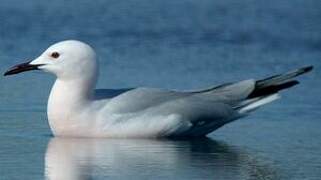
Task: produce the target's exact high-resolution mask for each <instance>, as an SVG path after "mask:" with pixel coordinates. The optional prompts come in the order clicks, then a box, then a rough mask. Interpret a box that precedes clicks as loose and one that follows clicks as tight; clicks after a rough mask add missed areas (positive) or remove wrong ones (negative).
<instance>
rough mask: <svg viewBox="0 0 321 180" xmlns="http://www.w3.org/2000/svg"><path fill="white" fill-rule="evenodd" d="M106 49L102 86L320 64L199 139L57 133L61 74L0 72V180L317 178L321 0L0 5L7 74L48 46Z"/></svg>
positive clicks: (219, 77)
mask: <svg viewBox="0 0 321 180" xmlns="http://www.w3.org/2000/svg"><path fill="white" fill-rule="evenodd" d="M65 39H78V40H82V41H85V42H87V43H89V44H91V45H92V46H93V47H94V48H95V49H96V50H97V53H98V56H99V61H100V75H101V76H100V79H99V84H98V87H100V88H101V87H105V88H106V87H109V88H124V87H135V86H148V87H160V88H170V89H181V90H183V89H184V90H185V89H198V88H203V87H207V86H212V85H214V84H220V83H223V82H227V81H237V80H242V79H248V78H263V77H265V76H269V75H273V74H275V73H282V72H284V71H287V70H290V69H293V68H297V67H300V66H303V65H309V64H312V65H314V66H315V70H314V71H313V72H312V73H310V74H308V75H306V76H304V77H301V78H299V80H300V81H301V84H300V85H299V86H297V87H294V88H292V89H291V90H289V91H287V92H284V93H282V95H283V98H282V99H281V100H280V101H277V102H275V103H273V104H271V105H268V106H266V107H265V108H263V109H260V110H259V111H257V112H256V113H254V114H253V115H252V116H249V117H248V118H245V119H242V120H239V121H236V122H233V123H231V124H229V125H226V126H224V127H223V128H221V129H219V130H217V131H215V132H213V133H211V134H210V135H209V136H208V139H198V140H176V141H174V140H137V139H136V140H119V139H117V140H115V139H114V140H108V139H59V138H53V137H52V135H51V132H50V129H49V126H48V123H47V118H46V102H47V97H48V94H49V91H50V88H51V85H52V83H53V81H54V77H53V76H51V75H47V74H44V73H40V72H30V73H29V72H28V73H25V74H19V75H17V76H12V77H0V179H1V180H2V179H5V180H7V179H8V180H12V179H33V180H34V179H45V178H47V179H231V180H234V179H298V180H301V179H320V178H321V140H320V137H321V131H320V129H321V119H320V117H321V106H320V105H321V95H320V88H321V80H320V78H321V73H320V68H321V1H319V0H307V1H301V0H292V1H278V0H271V1H263V0H262V1H261V0H259V1H256V0H245V1H233V0H219V1H212V0H203V1H191V0H171V1H163V0H152V1H149V0H140V1H133V0H128V1H116V0H109V1H105V0H97V1H91V0H83V1H76V0H71V1H63V0H57V1H43V0H33V1H22V0H2V1H1V4H0V72H4V71H5V70H6V69H7V68H8V67H10V66H11V65H14V64H16V63H20V62H24V61H27V60H31V59H32V58H35V57H37V56H38V55H39V54H40V53H41V52H42V51H43V50H44V49H45V48H47V46H49V45H50V44H52V43H54V42H56V41H60V40H65Z"/></svg>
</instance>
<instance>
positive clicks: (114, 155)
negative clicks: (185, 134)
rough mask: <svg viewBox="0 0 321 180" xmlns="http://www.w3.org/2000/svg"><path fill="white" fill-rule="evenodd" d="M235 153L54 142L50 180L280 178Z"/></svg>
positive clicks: (190, 143)
mask: <svg viewBox="0 0 321 180" xmlns="http://www.w3.org/2000/svg"><path fill="white" fill-rule="evenodd" d="M256 163H258V162H257V161H256V160H254V158H251V157H250V156H249V155H247V154H246V153H244V152H242V151H241V150H239V149H237V148H236V147H231V146H228V145H226V144H224V143H221V142H217V141H214V140H211V139H208V138H204V139H193V140H147V139H126V140H125V139H68V138H67V139H66V138H52V139H51V140H50V142H49V144H48V147H47V152H46V157H45V165H46V166H45V176H46V177H47V179H51V180H64V179H66V180H74V179H77V180H79V179H80V180H81V179H106V178H110V179H115V178H116V179H129V178H131V179H161V178H162V179H193V178H194V179H195V178H196V179H197V178H200V177H203V178H201V179H204V178H210V179H213V178H218V179H239V178H240V177H243V178H248V177H250V179H251V178H254V179H255V177H260V178H262V176H263V178H264V176H268V177H275V176H276V174H275V171H274V170H273V169H271V168H270V167H265V165H262V164H260V165H257V164H256Z"/></svg>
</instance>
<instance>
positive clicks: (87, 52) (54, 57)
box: [4, 40, 97, 79]
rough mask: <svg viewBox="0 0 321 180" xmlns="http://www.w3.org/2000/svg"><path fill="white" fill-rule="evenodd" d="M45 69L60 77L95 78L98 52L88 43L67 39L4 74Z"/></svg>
mask: <svg viewBox="0 0 321 180" xmlns="http://www.w3.org/2000/svg"><path fill="white" fill-rule="evenodd" d="M30 70H43V71H45V72H50V73H53V74H55V75H56V76H57V77H58V78H60V79H78V78H80V77H82V78H86V77H87V78H93V77H95V76H96V74H97V62H96V54H95V52H94V50H93V49H92V48H91V47H90V46H89V45H88V44H86V43H83V42H80V41H75V40H67V41H61V42H58V43H56V44H53V45H52V46H50V47H49V48H48V49H47V50H45V51H44V52H43V53H42V54H41V55H40V56H39V57H38V58H36V59H34V60H32V61H29V62H26V63H22V64H18V65H16V66H13V67H12V68H10V69H9V70H8V71H7V72H6V73H5V74H4V75H5V76H6V75H12V74H18V73H21V72H24V71H30Z"/></svg>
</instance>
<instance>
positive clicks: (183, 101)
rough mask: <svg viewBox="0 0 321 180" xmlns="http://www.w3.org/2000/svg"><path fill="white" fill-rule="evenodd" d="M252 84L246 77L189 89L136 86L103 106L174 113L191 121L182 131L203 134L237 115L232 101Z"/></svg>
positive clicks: (114, 109)
mask: <svg viewBox="0 0 321 180" xmlns="http://www.w3.org/2000/svg"><path fill="white" fill-rule="evenodd" d="M254 84H255V83H254V80H248V81H242V82H239V83H235V84H230V85H225V86H218V87H216V88H209V89H207V90H201V91H190V92H180V91H170V90H162V89H152V88H136V89H132V90H128V91H125V92H123V93H121V94H119V95H117V96H115V97H113V98H111V99H110V100H109V102H108V105H107V107H106V108H107V109H108V111H111V112H113V113H119V114H126V113H127V114H138V115H142V114H149V115H151V117H152V116H162V117H166V116H170V115H177V116H179V117H180V118H181V120H182V121H188V123H190V124H191V128H190V129H189V130H188V131H186V134H184V135H204V134H207V133H209V132H211V131H213V130H214V129H217V128H219V127H221V126H222V125H224V124H226V123H228V122H230V121H232V120H234V119H235V118H236V117H238V114H237V113H236V111H235V110H234V109H233V107H232V104H233V103H232V102H237V101H240V100H241V99H243V98H244V97H246V96H247V95H248V94H249V93H250V91H252V89H253V86H254Z"/></svg>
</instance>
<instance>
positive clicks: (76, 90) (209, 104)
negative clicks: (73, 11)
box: [4, 40, 313, 138]
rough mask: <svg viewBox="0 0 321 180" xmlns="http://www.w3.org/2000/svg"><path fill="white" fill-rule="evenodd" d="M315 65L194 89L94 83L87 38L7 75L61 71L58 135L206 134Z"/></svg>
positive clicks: (54, 94)
mask: <svg viewBox="0 0 321 180" xmlns="http://www.w3.org/2000/svg"><path fill="white" fill-rule="evenodd" d="M312 68H313V66H306V67H302V68H299V69H297V70H294V71H290V72H288V73H284V74H279V75H275V76H271V77H268V78H265V79H261V80H254V79H248V80H243V81H239V82H234V83H226V84H223V85H219V86H215V87H210V88H207V89H203V90H195V91H176V90H165V89H156V88H146V87H138V88H132V89H95V85H96V81H97V77H98V62H97V58H96V53H95V51H94V50H93V48H92V47H90V46H89V45H88V44H86V43H84V42H81V41H77V40H66V41H61V42H58V43H56V44H53V45H52V46H50V47H49V48H48V49H47V50H45V51H44V52H43V53H42V54H41V55H40V56H39V57H38V58H36V59H34V60H32V61H29V62H26V63H22V64H18V65H16V66H13V67H12V68H10V69H9V70H8V71H7V72H5V74H4V75H5V76H6V75H12V74H17V73H20V72H24V71H30V70H42V71H45V72H49V73H52V74H54V75H55V76H56V77H57V79H56V81H55V83H54V85H53V87H52V89H51V92H50V95H49V99H48V105H47V115H48V121H49V125H50V129H51V130H52V132H53V134H54V136H62V137H104V138H134V137H140V138H159V137H199V136H206V135H207V134H209V133H211V132H213V131H214V130H216V129H218V128H220V127H222V126H223V125H225V124H227V123H230V122H232V121H234V120H237V119H239V118H242V117H245V116H247V115H249V114H250V113H252V112H253V111H254V110H256V109H258V108H259V107H261V106H263V105H265V104H268V103H270V102H272V101H274V100H276V99H278V98H279V97H280V96H279V94H278V92H279V91H280V90H284V89H287V88H290V87H292V86H294V85H296V84H298V83H299V82H298V81H297V80H294V78H295V77H296V76H298V75H301V74H304V73H306V72H309V71H311V70H312Z"/></svg>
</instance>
